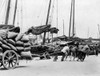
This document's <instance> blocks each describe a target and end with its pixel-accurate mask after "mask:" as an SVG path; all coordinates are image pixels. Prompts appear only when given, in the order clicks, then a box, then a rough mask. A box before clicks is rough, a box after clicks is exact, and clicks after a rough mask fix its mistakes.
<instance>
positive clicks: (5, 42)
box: [0, 37, 9, 46]
mask: <svg viewBox="0 0 100 76" xmlns="http://www.w3.org/2000/svg"><path fill="white" fill-rule="evenodd" d="M0 41H1V42H2V44H5V45H7V46H9V45H8V43H7V41H6V40H4V39H3V38H1V37H0Z"/></svg>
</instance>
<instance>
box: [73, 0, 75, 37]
mask: <svg viewBox="0 0 100 76" xmlns="http://www.w3.org/2000/svg"><path fill="white" fill-rule="evenodd" d="M74 36H75V0H73V28H72V37H74Z"/></svg>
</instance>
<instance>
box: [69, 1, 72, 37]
mask: <svg viewBox="0 0 100 76" xmlns="http://www.w3.org/2000/svg"><path fill="white" fill-rule="evenodd" d="M71 18H72V1H71V10H70V21H69V38H70V36H71Z"/></svg>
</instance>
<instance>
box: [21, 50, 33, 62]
mask: <svg viewBox="0 0 100 76" xmlns="http://www.w3.org/2000/svg"><path fill="white" fill-rule="evenodd" d="M21 58H22V59H26V60H32V54H31V52H30V51H28V52H21Z"/></svg>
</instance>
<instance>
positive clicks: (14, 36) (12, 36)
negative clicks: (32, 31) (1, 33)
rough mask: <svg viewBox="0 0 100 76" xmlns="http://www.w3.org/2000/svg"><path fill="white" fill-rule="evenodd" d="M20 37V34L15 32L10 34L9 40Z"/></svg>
mask: <svg viewBox="0 0 100 76" xmlns="http://www.w3.org/2000/svg"><path fill="white" fill-rule="evenodd" d="M17 35H18V33H15V32H8V36H7V37H8V38H9V39H13V38H16V36H17Z"/></svg>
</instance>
